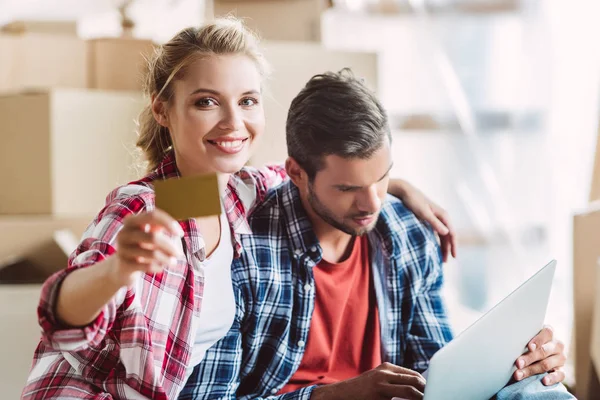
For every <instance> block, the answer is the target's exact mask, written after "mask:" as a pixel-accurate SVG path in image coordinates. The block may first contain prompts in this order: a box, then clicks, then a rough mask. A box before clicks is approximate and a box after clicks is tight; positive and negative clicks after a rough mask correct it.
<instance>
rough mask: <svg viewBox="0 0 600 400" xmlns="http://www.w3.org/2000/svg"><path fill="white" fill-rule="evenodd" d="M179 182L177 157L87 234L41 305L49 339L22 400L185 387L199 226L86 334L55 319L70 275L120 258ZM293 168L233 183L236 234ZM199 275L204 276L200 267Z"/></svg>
mask: <svg viewBox="0 0 600 400" xmlns="http://www.w3.org/2000/svg"><path fill="white" fill-rule="evenodd" d="M177 176H179V173H178V170H177V167H176V164H175V159H174V156H173V154H172V153H171V154H169V155H168V156H167V157H166V158H165V160H164V161H163V162H162V163H161V165H160V166H159V167H158V168H157V169H156V170H155V171H154V172H153V173H152V174H150V175H148V176H147V177H145V178H143V179H141V180H139V181H136V182H132V183H130V184H128V185H125V186H123V187H120V188H117V189H116V190H114V191H113V192H112V193H111V194H110V195H109V196H108V198H107V201H106V206H105V207H104V208H103V209H102V210H101V211H100V213H99V214H98V216H97V217H96V219H95V220H94V221H93V222H92V223H91V225H90V226H89V227H88V229H87V230H86V232H85V233H84V235H83V239H82V241H81V243H80V245H79V247H78V248H77V250H76V251H75V252H74V253H73V254H72V255H71V257H70V259H69V265H68V267H67V268H66V269H65V270H62V271H60V272H58V273H56V274H55V275H53V276H52V277H50V278H49V279H48V280H47V281H46V283H45V284H44V286H43V288H42V294H41V300H40V304H39V307H38V314H39V321H40V325H41V327H42V338H41V341H40V343H39V345H38V347H37V349H36V351H35V355H34V360H33V366H32V370H31V373H30V376H29V379H28V382H27V385H26V387H25V389H24V390H23V394H22V398H24V399H71V398H72V399H75V398H76V399H143V398H148V399H172V398H175V397H176V396H177V394H178V393H179V391H180V390H181V388H182V386H183V384H184V383H185V382H184V380H185V376H186V373H185V372H186V367H187V362H188V360H189V358H190V355H191V350H192V346H193V344H194V339H195V335H196V330H197V320H198V316H199V311H200V305H201V302H202V291H203V285H204V282H203V277H202V273H201V270H200V269H198V262H197V261H196V260H195V259H194V258H195V257H197V258H198V259H199V260H200V261H203V260H204V254H205V253H204V242H203V240H202V237H201V235H200V233H199V232H198V229H197V226H196V223H195V220H193V219H190V220H187V221H182V222H181V226H182V228H183V230H184V232H185V236H184V238H182V239H181V247H182V249H183V250H184V252H185V253H184V254H185V258H184V257H181V258H180V259H179V260H178V263H177V266H176V267H173V268H168V269H165V270H164V272H163V273H162V274H161V275H154V274H144V275H141V277H140V279H139V280H138V283H137V284H136V285H134V286H133V287H130V288H123V289H121V290H120V291H119V292H118V293H117V295H116V296H115V297H114V298H113V300H112V301H111V302H110V303H108V304H107V305H106V306H105V307H104V309H103V310H102V312H101V313H100V315H98V317H97V318H96V319H95V321H93V322H92V323H91V324H89V325H88V326H86V327H83V328H66V327H64V326H61V325H60V323H59V321H57V319H56V316H55V314H54V309H55V306H56V299H57V293H58V289H59V287H60V284H61V282H62V281H63V279H65V277H66V276H67V275H68V274H69V273H70V272H72V271H74V270H76V269H78V268H84V267H86V266H89V265H92V264H95V263H97V262H99V261H102V260H104V259H105V258H106V257H108V256H110V255H111V254H113V253H114V252H115V251H116V249H115V247H114V246H115V239H116V235H117V233H118V232H119V230H120V229H121V228H122V226H123V219H124V218H125V217H127V216H128V215H131V214H136V213H139V212H142V211H151V210H153V209H154V192H153V189H152V182H153V181H154V180H158V179H168V178H173V177H177ZM284 177H285V170H284V169H283V168H282V167H271V168H265V169H263V170H260V171H259V170H256V169H251V168H247V169H244V170H242V171H241V172H240V173H238V174H237V175H235V176H232V178H231V179H230V181H229V184H228V187H227V189H226V191H225V197H224V199H223V204H224V208H225V210H226V213H227V217H228V220H229V222H230V225H231V228H232V232H233V234H234V238H235V240H234V242H235V252H236V255H238V256H239V252H240V250H241V247H240V242H239V235H240V234H242V233H249V232H250V231H249V226H248V222H247V220H246V214H247V211H248V208H250V207H252V206H253V204H254V202H255V200H258V201H260V200H261V199H263V198H264V196H265V194H266V191H267V189H268V188H269V187H272V186H275V185H277V184H279V183H281V182H282V180H283V178H284ZM195 269H196V270H195Z"/></svg>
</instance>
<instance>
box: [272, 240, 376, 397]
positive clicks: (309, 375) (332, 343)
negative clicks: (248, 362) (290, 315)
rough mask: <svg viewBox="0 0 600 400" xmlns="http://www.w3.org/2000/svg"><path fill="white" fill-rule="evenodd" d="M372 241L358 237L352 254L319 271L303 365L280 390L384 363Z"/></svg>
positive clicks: (331, 379)
mask: <svg viewBox="0 0 600 400" xmlns="http://www.w3.org/2000/svg"><path fill="white" fill-rule="evenodd" d="M370 264H371V263H370V261H369V243H368V239H367V237H366V236H361V237H357V238H356V239H355V240H354V244H353V245H352V252H351V254H350V256H349V257H348V258H347V259H346V260H344V261H342V262H340V263H338V264H332V263H329V262H327V261H325V260H322V261H321V262H320V263H319V264H318V265H317V266H316V267H314V269H313V273H314V278H315V288H316V298H315V309H314V312H313V316H312V320H311V325H310V332H309V334H308V340H307V343H306V349H305V352H304V357H303V358H302V362H301V363H300V367H299V368H298V370H297V371H296V373H295V374H294V375H293V376H292V378H291V379H290V381H289V382H288V384H287V385H286V386H284V387H283V389H282V390H281V392H280V393H287V392H292V391H294V390H298V389H300V388H303V387H306V386H311V385H315V384H317V385H321V384H323V385H324V384H330V383H335V382H339V381H342V380H345V379H349V378H353V377H356V376H357V375H360V374H361V373H363V372H366V371H369V370H371V369H373V368H375V367H377V366H378V365H380V364H381V338H380V328H379V312H378V310H377V299H376V297H375V290H374V287H373V279H372V272H371V265H370Z"/></svg>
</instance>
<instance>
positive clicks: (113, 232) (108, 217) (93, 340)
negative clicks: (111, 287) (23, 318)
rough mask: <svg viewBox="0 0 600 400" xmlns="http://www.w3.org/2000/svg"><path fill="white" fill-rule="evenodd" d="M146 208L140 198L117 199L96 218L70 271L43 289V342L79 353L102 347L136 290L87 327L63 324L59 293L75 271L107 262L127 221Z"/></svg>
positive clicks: (126, 293)
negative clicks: (122, 307)
mask: <svg viewBox="0 0 600 400" xmlns="http://www.w3.org/2000/svg"><path fill="white" fill-rule="evenodd" d="M145 209H146V201H144V199H143V198H142V197H140V196H133V197H127V198H116V199H114V200H112V201H111V202H110V203H109V204H108V205H107V206H106V207H105V208H104V209H103V210H102V211H101V212H100V214H99V215H98V216H97V217H96V219H95V220H94V221H93V222H92V224H91V225H90V226H89V227H88V229H87V230H86V232H85V233H84V235H83V238H82V240H81V243H80V244H79V246H78V248H77V249H76V250H75V251H74V252H73V254H72V255H71V256H70V257H69V263H68V266H67V268H65V269H63V270H61V271H59V272H57V273H55V274H54V275H52V276H51V277H50V278H48V279H47V280H46V282H45V283H44V284H43V286H42V290H41V296H40V302H39V305H38V318H39V324H40V326H41V328H42V341H43V342H44V343H45V344H46V345H47V346H49V347H50V348H52V349H55V350H63V351H78V350H83V349H86V348H87V347H90V346H91V347H95V346H98V345H99V344H100V343H101V342H102V340H103V339H104V336H105V335H106V332H107V331H109V330H110V328H111V327H112V325H113V323H114V321H115V319H116V316H117V309H118V308H119V307H120V306H121V305H122V304H123V303H124V302H131V301H132V300H133V290H134V289H133V288H129V289H127V288H122V289H121V290H119V292H118V293H117V294H116V295H115V296H113V298H112V299H111V301H109V302H108V303H107V304H106V305H105V306H104V308H103V309H102V311H101V312H100V314H98V316H97V317H96V319H95V320H94V321H92V322H91V323H89V324H88V325H86V326H84V327H69V326H65V325H63V324H62V323H61V322H60V321H59V320H58V318H57V316H56V303H57V299H58V292H59V290H60V287H61V285H62V283H63V281H64V280H65V278H66V277H67V276H68V275H69V274H70V273H71V272H73V271H76V270H78V269H80V268H85V267H88V266H90V265H93V264H95V263H97V262H100V261H102V260H104V259H106V258H107V257H108V256H110V255H112V254H113V253H114V252H115V247H114V244H115V239H116V236H117V233H118V232H119V231H120V230H121V229H122V227H123V219H124V218H125V217H126V216H128V215H130V214H135V213H139V212H141V211H143V210H145Z"/></svg>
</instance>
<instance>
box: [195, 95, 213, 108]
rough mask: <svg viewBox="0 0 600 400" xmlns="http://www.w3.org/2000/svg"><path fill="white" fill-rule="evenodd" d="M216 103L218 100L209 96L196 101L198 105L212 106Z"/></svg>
mask: <svg viewBox="0 0 600 400" xmlns="http://www.w3.org/2000/svg"><path fill="white" fill-rule="evenodd" d="M216 104H217V102H216V101H214V100H213V99H211V98H209V97H207V98H204V99H200V100H198V101H196V107H212V106H214V105H216Z"/></svg>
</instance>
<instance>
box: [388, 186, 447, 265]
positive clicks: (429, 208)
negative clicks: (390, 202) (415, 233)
mask: <svg viewBox="0 0 600 400" xmlns="http://www.w3.org/2000/svg"><path fill="white" fill-rule="evenodd" d="M388 193H390V194H391V195H393V196H396V197H397V198H399V199H400V200H402V202H403V203H404V204H405V205H406V207H408V208H409V209H410V211H412V212H413V213H414V214H415V215H416V216H417V218H419V219H420V220H421V221H425V222H427V223H428V224H429V225H431V227H432V228H433V230H434V231H435V232H436V233H437V234H438V236H439V237H440V247H441V248H442V258H443V261H444V262H446V261H448V257H449V256H450V255H452V257H454V258H456V247H457V245H456V232H454V229H453V228H452V224H451V223H450V216H449V215H448V212H447V211H446V210H444V209H443V208H442V207H440V206H438V205H437V204H435V203H434V202H433V201H431V200H429V198H428V197H427V196H425V194H423V192H421V191H420V190H419V189H417V188H416V187H414V186H413V185H411V184H410V183H408V182H407V181H404V180H402V179H390V183H389V186H388Z"/></svg>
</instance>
